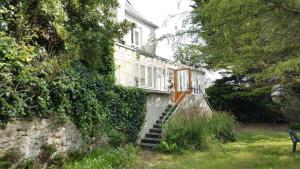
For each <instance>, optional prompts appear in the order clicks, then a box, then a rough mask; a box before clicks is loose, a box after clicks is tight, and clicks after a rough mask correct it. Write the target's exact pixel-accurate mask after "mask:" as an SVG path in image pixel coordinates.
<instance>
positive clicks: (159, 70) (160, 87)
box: [157, 67, 163, 90]
mask: <svg viewBox="0 0 300 169" xmlns="http://www.w3.org/2000/svg"><path fill="white" fill-rule="evenodd" d="M162 77H163V76H162V69H161V68H160V67H159V68H158V69H157V88H158V90H161V89H162V79H163V78H162Z"/></svg>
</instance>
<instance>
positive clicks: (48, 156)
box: [38, 144, 57, 164]
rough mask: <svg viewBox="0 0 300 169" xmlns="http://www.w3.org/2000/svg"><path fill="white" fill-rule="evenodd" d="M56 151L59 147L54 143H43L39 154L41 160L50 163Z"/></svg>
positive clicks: (43, 162)
mask: <svg viewBox="0 0 300 169" xmlns="http://www.w3.org/2000/svg"><path fill="white" fill-rule="evenodd" d="M56 151H57V149H56V146H55V145H54V144H43V145H42V146H41V149H40V153H39V155H38V160H39V162H40V163H42V164H45V163H50V162H51V160H52V158H53V157H52V156H53V155H54V153H55V152H56Z"/></svg>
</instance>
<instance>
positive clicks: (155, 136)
mask: <svg viewBox="0 0 300 169" xmlns="http://www.w3.org/2000/svg"><path fill="white" fill-rule="evenodd" d="M145 137H146V138H161V134H160V133H146V134H145Z"/></svg>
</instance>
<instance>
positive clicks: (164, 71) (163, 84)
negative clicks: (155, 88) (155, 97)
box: [162, 68, 167, 90]
mask: <svg viewBox="0 0 300 169" xmlns="http://www.w3.org/2000/svg"><path fill="white" fill-rule="evenodd" d="M162 86H163V90H167V85H166V69H165V68H163V70H162Z"/></svg>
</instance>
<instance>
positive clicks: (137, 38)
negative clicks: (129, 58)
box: [135, 31, 140, 46]
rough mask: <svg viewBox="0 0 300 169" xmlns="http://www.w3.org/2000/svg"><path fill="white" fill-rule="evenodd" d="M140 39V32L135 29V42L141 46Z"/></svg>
mask: <svg viewBox="0 0 300 169" xmlns="http://www.w3.org/2000/svg"><path fill="white" fill-rule="evenodd" d="M139 40H140V36H139V32H138V31H135V44H136V45H137V46H139Z"/></svg>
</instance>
